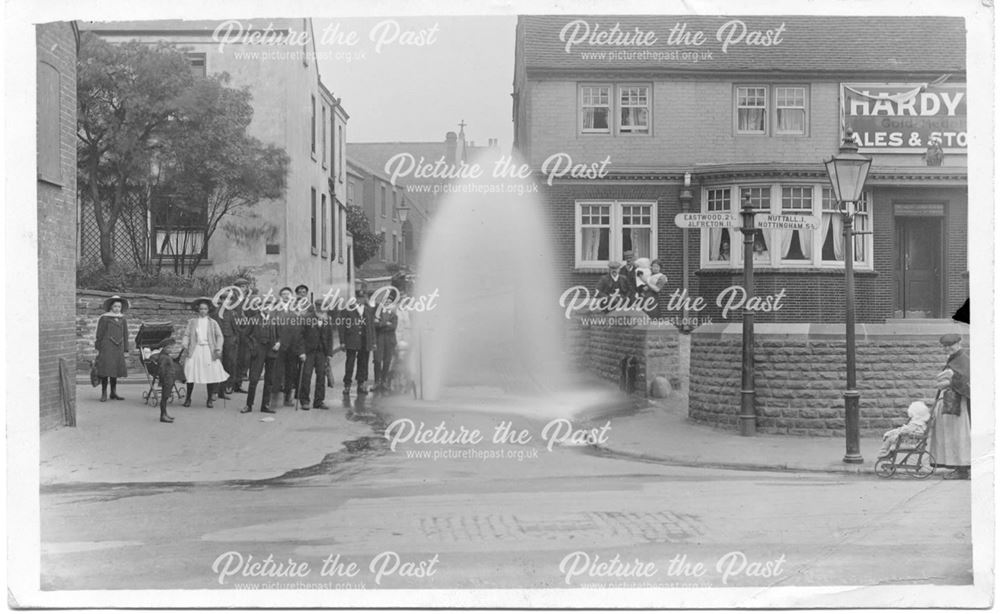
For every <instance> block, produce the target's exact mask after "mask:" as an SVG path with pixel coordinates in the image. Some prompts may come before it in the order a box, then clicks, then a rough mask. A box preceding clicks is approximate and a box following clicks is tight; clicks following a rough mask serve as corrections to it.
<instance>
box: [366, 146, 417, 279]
mask: <svg viewBox="0 0 1000 614" xmlns="http://www.w3.org/2000/svg"><path fill="white" fill-rule="evenodd" d="M347 175H348V183H347V203H348V204H349V205H356V206H358V207H361V208H362V209H364V212H365V217H367V218H368V223H369V225H370V226H371V229H372V232H374V233H375V234H381V235H382V237H383V241H382V249H381V250H380V251H379V253H378V254H376V255H375V257H373V258H369V259H368V260H367V261H365V262H364V263H362V265H361V267H360V273H359V274H360V276H361V277H363V278H370V277H382V276H385V275H388V274H389V272H388V269H387V268H386V267H387V266H388V265H398V266H409V265H413V264H414V262H413V250H414V249H415V248H416V246H417V245H419V240H418V236H419V235H415V233H414V228H423V226H424V223H425V222H426V219H427V214H426V213H425V212H424V210H423V208H422V207H421V206H420V204H419V203H416V202H414V199H412V198H411V197H410V196H409V195H408V194H407V192H406V189H405V188H404V187H403V186H402V185H393V184H392V182H391V181H390V180H389V178H388V177H387V176H386V175H385V174H384V173H381V172H378V171H377V170H375V169H372V168H369V167H368V166H365V165H364V164H361V163H360V162H357V161H356V160H354V159H353V158H352V157H348V160H347ZM404 207H405V208H406V209H407V210H408V213H407V218H406V222H405V223H404V222H403V221H402V219H401V218H400V215H399V212H400V209H402V208H404Z"/></svg>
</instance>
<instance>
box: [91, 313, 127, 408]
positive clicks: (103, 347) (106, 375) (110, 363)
mask: <svg viewBox="0 0 1000 614" xmlns="http://www.w3.org/2000/svg"><path fill="white" fill-rule="evenodd" d="M127 309H128V301H126V300H125V299H123V298H122V297H120V296H112V297H111V298H109V299H108V300H106V301H104V313H103V314H101V317H100V318H98V319H97V340H96V341H95V342H94V346H95V347H96V348H97V361H96V362H95V363H94V368H95V369H96V370H97V376H98V377H100V378H101V401H102V402H103V401H107V400H108V398H109V397H108V380H110V381H111V397H110V398H111V399H112V400H114V401H122V400H124V398H123V397H120V396H118V378H119V377H126V376H127V375H128V367H127V366H126V365H125V357H126V356H128V323H127V322H126V321H125V310H127Z"/></svg>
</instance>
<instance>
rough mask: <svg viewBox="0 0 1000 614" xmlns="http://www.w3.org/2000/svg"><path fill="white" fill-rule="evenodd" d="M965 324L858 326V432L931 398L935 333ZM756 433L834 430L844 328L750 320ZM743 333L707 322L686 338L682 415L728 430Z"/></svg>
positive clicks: (840, 430)
mask: <svg viewBox="0 0 1000 614" xmlns="http://www.w3.org/2000/svg"><path fill="white" fill-rule="evenodd" d="M946 332H956V333H959V334H961V335H962V336H963V339H964V340H965V341H966V344H967V341H968V326H966V325H962V324H956V323H953V322H945V321H927V322H921V323H895V324H892V323H890V324H859V325H857V341H856V354H857V383H858V391H859V392H860V393H861V400H860V409H861V431H862V432H863V433H866V434H879V433H882V432H883V431H885V430H886V429H888V428H891V427H893V426H897V425H899V424H902V423H903V422H905V421H906V408H907V406H909V404H910V403H912V402H913V401H925V402H927V403H928V405H930V403H931V401H933V399H934V394H935V390H934V387H933V379H934V376H935V375H936V374H937V373H938V372H940V370H941V368H942V367H943V365H944V362H945V360H946V357H945V356H943V355H942V352H941V346H940V344H939V343H938V338H939V337H940V336H941V335H943V334H945V333H946ZM754 341H755V343H754V360H755V365H754V366H755V369H754V377H755V389H756V392H757V394H756V398H755V408H756V413H757V431H758V432H763V433H778V434H787V435H809V436H816V435H822V436H843V435H844V399H843V393H844V389H845V385H846V345H845V341H844V330H843V325H829V324H826V325H824V324H758V325H757V326H756V327H755V340H754ZM741 367H742V330H741V326H740V325H738V324H710V325H706V326H702V327H700V328H698V329H696V330H695V331H694V333H692V336H691V372H690V377H691V382H690V396H689V405H688V415H689V416H690V418H691V419H692V420H694V421H697V422H703V423H707V424H711V425H714V426H720V427H724V428H731V429H736V428H737V425H738V421H737V416H738V414H739V409H740V384H741Z"/></svg>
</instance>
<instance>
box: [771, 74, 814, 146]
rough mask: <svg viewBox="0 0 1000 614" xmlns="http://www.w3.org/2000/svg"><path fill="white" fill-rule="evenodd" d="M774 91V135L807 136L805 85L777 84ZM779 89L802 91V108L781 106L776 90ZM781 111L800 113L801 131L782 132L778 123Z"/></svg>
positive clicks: (807, 110) (807, 92)
mask: <svg viewBox="0 0 1000 614" xmlns="http://www.w3.org/2000/svg"><path fill="white" fill-rule="evenodd" d="M773 89H774V97H773V100H774V124H773V125H774V134H775V135H776V136H805V135H807V134H809V87H808V86H806V85H799V84H793V83H778V84H775V85H774V86H773ZM780 89H800V90H802V106H801V107H799V106H792V105H788V104H784V105H783V104H781V99H780V98H779V97H778V90H780ZM781 109H793V110H801V111H802V130H782V129H781V124H780V122H779V121H778V111H780V110H781Z"/></svg>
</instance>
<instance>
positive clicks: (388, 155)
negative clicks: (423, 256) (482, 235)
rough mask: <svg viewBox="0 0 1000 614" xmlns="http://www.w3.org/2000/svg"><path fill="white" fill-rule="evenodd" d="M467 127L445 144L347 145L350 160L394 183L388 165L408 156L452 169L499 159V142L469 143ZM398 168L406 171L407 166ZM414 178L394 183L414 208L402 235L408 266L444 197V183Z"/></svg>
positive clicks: (462, 125) (451, 134)
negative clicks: (474, 161)
mask: <svg viewBox="0 0 1000 614" xmlns="http://www.w3.org/2000/svg"><path fill="white" fill-rule="evenodd" d="M465 126H466V123H465V122H464V121H462V122H460V123H459V130H458V132H457V133H456V132H453V131H448V132H447V133H445V137H444V140H442V141H390V142H367V143H360V142H352V143H349V144H348V147H349V149H350V152H351V154H350V157H351V159H352V160H353V161H355V162H356V163H357V164H358V165H360V166H364V167H365V168H367V169H370V171H371V172H378V173H380V174H382V175H383V176H385V177H387V178H389V179H392V178H391V177H390V176H389V174H390V170H388V169H387V165H388V164H391V161H392V160H393V159H394V158H395V157H397V156H400V155H403V156H409V157H410V159H412V160H413V161H414V162H415V163H417V164H420V163H421V162H420V161H421V160H423V162H424V163H426V164H433V163H435V162H437V161H438V160H444V163H445V164H447V165H449V166H454V165H456V164H459V163H462V162H469V161H470V160H472V159H473V158H474V157H476V156H479V155H481V154H490V153H492V154H495V155H499V145H498V139H492V138H491V139H488V140H487V144H486V145H476V143H475V142H474V141H469V140H468V138H467V136H466V134H465ZM396 168H405V164H401V165H400V166H399V167H396ZM413 174H414V173H409V174H406V175H404V176H402V177H400V178H398V179H397V180H396V182H395V184H396V186H397V187H398V188H400V189H401V190H402V192H403V194H405V195H406V199H407V203H408V204H409V206H410V207H411V213H410V218H409V219H408V220H407V222H406V224H404V232H403V249H404V251H405V253H406V262H407V263H409V264H411V265H413V264H416V257H417V253H418V251H417V250H418V246H419V245H420V237H421V235H422V234H423V230H424V225H425V224H426V222H427V220H429V219H430V217H431V216H432V215H433V214H434V211H435V209H436V208H437V204H438V201H439V200H440V198H441V197H442V196H443V192H442V191H441V189H440V188H441V186H442V180H441V179H436V178H433V177H414V176H413ZM373 227H374V226H373Z"/></svg>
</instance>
